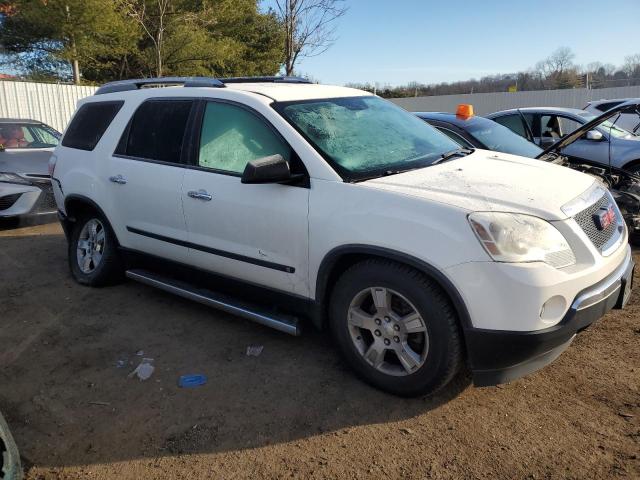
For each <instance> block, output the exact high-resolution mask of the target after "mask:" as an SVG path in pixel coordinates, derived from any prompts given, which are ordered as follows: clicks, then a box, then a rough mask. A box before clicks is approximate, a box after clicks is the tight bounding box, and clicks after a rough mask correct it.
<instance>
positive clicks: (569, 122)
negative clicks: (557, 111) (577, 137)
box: [558, 116, 582, 137]
mask: <svg viewBox="0 0 640 480" xmlns="http://www.w3.org/2000/svg"><path fill="white" fill-rule="evenodd" d="M558 121H559V122H560V133H561V134H562V136H563V137H564V136H565V135H567V134H569V133H571V132H573V131H574V130H577V129H578V128H579V127H581V126H582V123H580V122H578V121H576V120H574V119H573V118H568V117H563V116H560V117H558Z"/></svg>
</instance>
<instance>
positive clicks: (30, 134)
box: [0, 123, 60, 149]
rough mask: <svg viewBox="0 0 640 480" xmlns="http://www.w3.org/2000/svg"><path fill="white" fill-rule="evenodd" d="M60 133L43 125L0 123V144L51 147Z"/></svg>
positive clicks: (6, 145) (11, 146) (15, 146)
mask: <svg viewBox="0 0 640 480" xmlns="http://www.w3.org/2000/svg"><path fill="white" fill-rule="evenodd" d="M59 138H60V134H59V133H58V132H56V131H55V130H54V129H52V128H50V127H47V126H45V125H36V124H19V123H9V124H7V123H3V124H0V145H1V146H2V148H5V149H7V148H8V149H12V148H53V147H55V146H56V145H57V144H58V139H59Z"/></svg>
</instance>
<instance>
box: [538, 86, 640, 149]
mask: <svg viewBox="0 0 640 480" xmlns="http://www.w3.org/2000/svg"><path fill="white" fill-rule="evenodd" d="M618 113H631V114H634V113H635V114H637V115H640V98H634V99H632V100H629V101H626V102H624V103H621V104H620V105H618V106H617V107H613V108H612V109H611V110H607V111H606V112H604V113H603V114H602V115H600V116H599V117H596V118H594V119H593V120H591V121H590V122H587V123H585V124H584V125H582V126H581V127H580V128H578V129H577V130H574V131H573V132H571V133H570V134H569V135H566V136H564V137H563V138H561V139H560V140H558V141H557V142H556V143H554V144H553V145H551V146H550V147H549V148H547V149H546V150H545V151H543V152H542V153H541V154H540V155H538V156H537V157H536V158H542V157H544V156H545V155H547V154H548V153H552V152H553V153H560V150H562V149H563V148H566V147H568V146H569V145H571V144H572V143H573V142H575V141H576V140H578V139H579V138H581V137H582V136H583V135H584V134H585V133H587V132H588V131H589V130H593V129H594V128H596V127H597V126H598V125H600V124H601V123H602V122H604V121H605V120H609V119H610V118H612V117H614V116H616V115H617V114H618Z"/></svg>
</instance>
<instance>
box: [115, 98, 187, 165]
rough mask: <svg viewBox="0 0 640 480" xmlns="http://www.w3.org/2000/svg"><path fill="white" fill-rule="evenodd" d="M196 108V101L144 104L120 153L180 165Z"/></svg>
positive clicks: (123, 140)
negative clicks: (186, 135)
mask: <svg viewBox="0 0 640 480" xmlns="http://www.w3.org/2000/svg"><path fill="white" fill-rule="evenodd" d="M192 105H193V101H192V100H148V101H146V102H144V103H143V104H142V105H140V106H139V107H138V109H137V110H136V113H135V114H134V115H133V118H132V119H131V123H130V125H129V128H128V131H125V133H124V136H123V139H122V140H121V141H120V144H119V145H118V148H117V150H116V153H117V154H120V155H125V156H128V157H135V158H143V159H147V160H157V161H161V162H168V163H180V162H181V153H182V144H183V141H184V136H185V130H186V127H187V120H188V119H189V114H190V112H191V107H192ZM127 133H128V136H127ZM124 137H126V138H124Z"/></svg>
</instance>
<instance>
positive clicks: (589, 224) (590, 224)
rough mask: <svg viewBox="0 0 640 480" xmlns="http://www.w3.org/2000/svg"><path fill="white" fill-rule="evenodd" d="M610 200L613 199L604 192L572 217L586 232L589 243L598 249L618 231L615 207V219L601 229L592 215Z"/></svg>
mask: <svg viewBox="0 0 640 480" xmlns="http://www.w3.org/2000/svg"><path fill="white" fill-rule="evenodd" d="M612 202H613V200H610V198H609V195H607V194H604V195H603V196H602V197H601V198H600V200H598V201H597V202H596V203H594V204H593V205H591V206H590V207H587V208H585V209H584V210H582V211H581V212H579V213H578V214H576V216H575V217H573V218H574V220H575V221H576V222H577V223H578V225H580V228H582V230H583V231H584V233H586V234H587V237H589V240H591V243H593V245H594V246H595V247H596V248H597V249H598V250H602V247H604V246H605V245H606V244H607V242H609V240H611V239H612V238H613V236H614V235H615V234H616V232H617V231H618V223H617V220H619V219H618V218H617V217H618V215H619V214H618V212H617V209H615V211H616V221H615V222H611V224H609V225H608V226H607V228H605V229H603V230H599V229H598V227H597V226H596V222H595V220H594V219H593V216H594V214H596V213H597V212H598V210H600V209H601V208H603V207H604V208H607V207H608V206H609V205H610V204H611V203H612Z"/></svg>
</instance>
